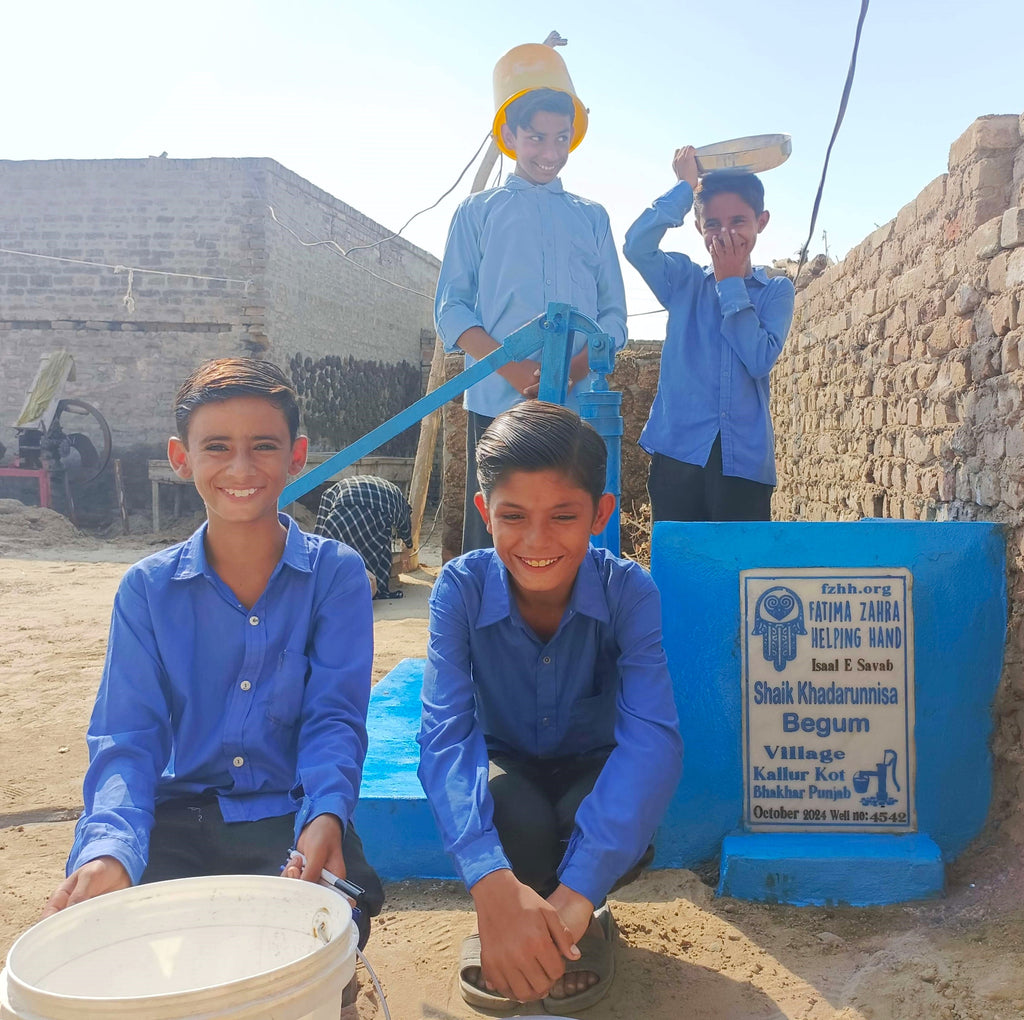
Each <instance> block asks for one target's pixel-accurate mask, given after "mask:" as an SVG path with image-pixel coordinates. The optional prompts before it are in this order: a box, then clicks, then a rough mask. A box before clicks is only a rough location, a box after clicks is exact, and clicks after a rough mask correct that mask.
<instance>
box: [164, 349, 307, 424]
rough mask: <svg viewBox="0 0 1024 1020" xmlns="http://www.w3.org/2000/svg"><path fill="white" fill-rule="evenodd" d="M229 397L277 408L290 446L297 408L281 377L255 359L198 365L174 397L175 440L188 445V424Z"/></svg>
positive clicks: (275, 369) (271, 366) (274, 367)
mask: <svg viewBox="0 0 1024 1020" xmlns="http://www.w3.org/2000/svg"><path fill="white" fill-rule="evenodd" d="M232 397H262V398H263V399H264V400H267V401H269V402H270V403H271V404H273V405H274V407H277V408H280V410H281V411H282V412H283V414H284V417H285V420H286V421H287V422H288V432H289V433H290V435H291V440H292V442H293V443H294V442H295V437H296V436H298V434H299V404H298V400H297V399H296V395H295V390H293V389H292V386H291V383H289V382H288V379H287V378H286V376H285V374H284V373H283V372H282V371H281V369H279V368H278V367H277V365H275V364H273V363H272V362H270V361H257V360H256V359H255V358H217V359H216V360H214V361H207V362H206V363H205V364H203V365H200V366H199V367H198V368H197V369H196V370H195V371H194V372H193V373H192V374H191V375H190V376H189V377H188V378H187V379H186V380H185V381H184V382H183V383H182V384H181V387H180V388H179V389H178V392H177V393H176V394H175V397H174V424H175V425H176V426H177V429H178V438H179V439H181V441H182V442H183V443H184V442H187V441H188V423H189V419H190V418H191V417H192V414H193V412H194V411H195V410H196V408H198V407H202V406H203V405H204V404H212V403H215V402H216V401H218V400H230V399H231V398H232Z"/></svg>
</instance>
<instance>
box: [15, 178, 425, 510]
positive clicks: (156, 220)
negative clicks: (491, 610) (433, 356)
mask: <svg viewBox="0 0 1024 1020" xmlns="http://www.w3.org/2000/svg"><path fill="white" fill-rule="evenodd" d="M390 233H391V231H389V230H386V229H385V228H384V227H382V226H381V225H380V224H378V223H375V222H373V221H372V220H370V219H368V218H367V217H366V216H363V215H362V214H361V213H359V212H357V211H356V210H355V209H353V208H351V207H350V206H348V205H345V203H343V202H340V201H338V200H337V199H336V198H334V197H332V196H331V195H329V194H327V193H326V192H324V191H321V190H320V189H319V188H316V187H314V186H313V185H312V184H310V183H309V182H308V181H306V180H303V179H302V178H301V177H299V176H298V175H297V174H294V173H292V172H291V171H290V170H287V169H286V168H285V167H283V166H281V165H280V164H279V163H276V162H275V161H274V160H272V159H266V158H253V159H195V160H190V159H166V158H149V159H139V160H124V159H112V160H29V161H18V162H14V161H0V248H3V249H8V250H10V251H18V252H25V253H32V254H34V255H47V256H51V257H53V258H54V259H66V260H79V261H53V260H49V259H42V258H34V257H27V256H26V255H21V254H10V253H5V252H0V441H3V442H4V443H6V444H7V445H8V446H11V445H12V443H13V438H14V434H13V432H11V431H10V426H11V424H12V423H13V421H14V420H15V418H16V416H17V414H18V411H19V410H20V408H21V405H22V402H23V401H24V398H25V394H26V392H27V390H28V388H29V386H30V385H31V382H32V379H33V377H34V375H35V372H36V370H37V368H38V366H39V359H40V355H42V354H44V353H48V352H50V351H54V350H59V349H62V348H63V349H66V350H69V351H70V352H71V353H72V354H73V355H74V357H75V361H76V364H77V379H76V381H75V382H73V383H71V384H70V385H69V388H68V390H67V393H66V395H68V396H74V397H80V398H82V399H84V400H87V401H89V402H90V403H92V404H94V405H96V406H97V407H98V408H99V409H100V410H101V411H102V413H103V415H104V416H105V417H106V419H107V421H108V422H109V424H110V427H111V431H112V433H113V442H114V447H115V450H116V451H117V455H118V456H119V457H121V459H122V461H123V462H124V463H125V466H126V470H127V471H128V473H129V477H130V478H131V479H132V481H133V486H132V487H133V491H134V490H135V489H136V488H137V485H138V482H139V481H141V480H142V479H141V477H140V471H141V470H143V468H142V465H143V462H144V461H145V459H146V458H148V457H157V456H162V455H163V448H164V443H165V441H166V436H167V434H168V431H169V425H170V422H169V404H170V400H171V397H172V396H173V393H174V390H175V388H176V386H177V384H178V383H179V382H180V381H181V379H182V378H184V376H185V375H186V374H187V373H188V372H189V371H190V370H191V369H192V368H194V367H195V366H196V365H197V364H198V363H200V362H201V361H203V360H206V359H207V358H210V357H221V356H227V355H240V354H254V355H258V356H262V357H267V358H270V359H271V360H273V361H275V362H277V363H278V364H280V365H281V366H282V367H284V368H285V369H286V370H288V368H289V365H290V364H291V363H294V362H295V360H296V358H299V359H301V360H302V361H303V362H304V363H305V364H306V365H309V364H310V363H312V364H313V366H314V367H315V366H316V365H317V364H318V363H323V361H324V359H325V358H328V357H329V358H332V359H337V358H338V357H341V358H347V357H353V358H356V359H359V360H360V361H378V362H383V363H384V364H385V365H399V364H401V363H402V362H407V363H408V364H409V365H410V366H415V369H416V370H417V371H418V370H419V368H420V366H421V357H422V355H421V348H425V349H426V350H427V352H428V353H427V357H428V358H429V350H430V343H428V341H432V329H433V314H432V313H433V308H432V296H433V292H434V284H435V282H436V279H437V271H438V267H439V263H438V261H437V259H435V258H434V257H433V256H432V255H430V254H429V253H428V252H426V251H423V250H422V249H420V248H417V247H416V246H415V245H412V244H410V243H409V242H408V241H405V240H404V239H401V238H399V239H394V240H388V241H387V242H386V243H384V244H380V245H377V246H375V247H370V248H367V249H364V250H362V251H359V252H355V253H353V254H352V256H350V257H349V258H345V257H343V256H342V255H341V254H340V253H339V252H338V251H337V250H336V249H334V248H333V247H331V246H328V245H323V244H320V245H315V246H306V245H308V244H309V243H310V242H313V241H320V240H331V241H334V242H336V244H337V245H338V246H340V248H341V249H343V250H347V249H349V248H352V247H355V246H358V245H372V244H373V243H374V242H377V241H381V240H382V239H383V238H386V237H388V236H389V235H390ZM303 242H305V244H304V243H303ZM86 262H92V263H103V264H105V266H107V267H110V266H119V267H125V269H124V270H123V271H120V272H115V270H114V269H112V268H105V267H104V266H91V265H84V264H82V263H86ZM128 268H134V269H135V270H136V271H135V272H134V273H132V274H131V278H130V288H129V273H128V272H127V269H128ZM141 269H150V270H162V271H164V272H165V273H166V274H182V275H159V274H151V273H142V272H139V270H141ZM196 277H212V278H214V279H197V278H196ZM129 289H130V294H129ZM406 374H408V372H406ZM397 409H398V408H395V410H397Z"/></svg>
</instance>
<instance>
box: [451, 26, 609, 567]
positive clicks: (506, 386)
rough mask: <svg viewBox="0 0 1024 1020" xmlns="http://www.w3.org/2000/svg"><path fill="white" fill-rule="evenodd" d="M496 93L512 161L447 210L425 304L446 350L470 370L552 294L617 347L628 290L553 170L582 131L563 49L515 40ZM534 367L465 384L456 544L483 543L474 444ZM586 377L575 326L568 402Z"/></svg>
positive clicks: (603, 219)
mask: <svg viewBox="0 0 1024 1020" xmlns="http://www.w3.org/2000/svg"><path fill="white" fill-rule="evenodd" d="M494 99H495V107H496V110H497V112H496V113H495V117H494V125H493V132H494V139H495V142H496V143H497V145H498V148H499V149H501V151H502V152H503V153H504V154H505V155H507V156H509V157H510V158H511V159H514V160H515V161H516V167H515V173H513V174H510V175H509V177H508V178H507V180H506V181H505V183H504V184H502V185H500V186H499V187H497V188H492V189H490V190H489V191H482V192H480V193H478V194H475V195H471V196H470V197H469V198H467V199H466V200H465V201H464V202H463V203H462V204H461V205H460V206H459V208H458V209H457V210H456V212H455V216H454V218H453V219H452V224H451V228H450V229H449V232H448V240H447V242H446V244H445V250H444V259H443V261H442V263H441V272H440V275H439V277H438V281H437V291H436V297H435V302H434V318H435V320H436V322H437V332H438V336H439V337H440V338H441V340H442V342H443V343H444V347H445V350H447V351H455V350H460V351H463V352H464V353H465V354H466V355H467V358H466V364H467V367H468V366H469V365H472V364H473V363H474V362H476V361H479V360H480V359H482V358H485V357H486V356H487V355H488V354H490V353H491V352H492V351H493V350H495V349H496V348H497V347H498V345H499V344H500V343H501V341H502V340H504V338H505V337H506V336H508V335H509V334H510V333H514V332H515V331H516V330H517V329H518V328H519V327H520V326H522V325H524V324H525V323H527V322H529V321H530V320H531V319H534V318H536V317H537V316H538V315H541V314H542V313H544V312H545V311H546V310H547V306H548V303H549V302H551V301H560V302H565V303H567V304H571V305H572V306H573V307H574V308H575V309H576V310H577V311H579V312H582V313H583V314H584V315H588V316H590V317H591V318H592V319H594V320H595V321H596V322H597V323H598V324H599V325H600V327H601V329H602V330H603V331H604V332H605V333H608V334H609V335H610V336H611V337H612V338H613V340H614V343H615V346H616V349H618V348H621V347H622V346H623V345H624V344H625V342H626V296H625V291H624V289H623V285H622V272H621V270H620V269H619V260H618V254H617V252H616V250H615V243H614V241H613V240H612V235H611V225H610V223H609V220H608V214H607V213H606V212H605V210H604V209H603V208H602V207H601V206H600V205H598V204H597V203H596V202H591V201H588V200H587V199H585V198H580V197H579V196H578V195H572V194H570V193H569V192H568V191H566V190H565V188H563V187H562V181H561V179H560V178H559V176H558V175H559V173H560V172H561V170H562V168H563V167H564V166H565V164H566V162H567V160H568V158H569V153H570V152H571V151H572V150H573V149H575V148H576V146H578V145H579V144H580V142H581V141H583V136H584V135H585V134H586V131H587V111H586V109H585V107H584V106H583V104H582V103H581V102H580V101H579V99H578V98H577V97H576V94H575V92H574V90H573V85H572V82H571V81H570V79H569V72H568V70H567V69H566V66H565V64H564V62H563V61H562V58H561V57H560V56H559V55H558V54H557V53H556V52H555V51H554V50H553V49H552V48H551V47H550V46H545V45H541V44H540V43H536V44H526V45H524V46H517V47H515V48H514V49H513V50H511V51H509V52H508V53H506V54H505V56H504V57H502V58H501V60H500V61H498V64H497V66H496V67H495V69H494ZM538 357H539V352H538ZM539 370H540V362H539V361H538V360H536V359H534V358H526V359H524V360H523V361H513V362H509V364H507V365H505V366H504V367H502V368H499V369H498V370H497V371H496V372H495V373H494V374H492V375H490V376H488V377H487V378H486V379H482V380H481V381H480V382H478V383H476V384H475V385H473V386H471V387H470V388H469V389H468V390H466V396H465V406H466V411H467V412H468V413H467V426H466V433H467V441H466V499H465V506H464V518H463V522H464V523H463V532H462V551H463V552H464V553H465V552H469V551H470V550H471V549H482V548H486V547H487V546H489V545H490V544H491V542H490V538H489V536H488V534H487V531H486V529H485V528H484V526H483V522H482V521H481V519H480V515H479V514H478V513H477V512H476V510H475V508H474V504H473V501H474V496H475V493H476V465H475V462H474V457H475V450H476V444H477V442H478V441H479V439H480V436H481V434H482V433H483V431H484V429H485V428H486V427H487V426H488V425H489V424H490V422H491V420H492V419H493V418H494V417H495V415H498V414H500V413H501V412H502V411H505V410H507V409H508V408H510V407H512V406H513V405H514V404H517V403H519V402H520V401H521V400H523V399H524V398H526V397H535V396H536V395H537V392H538V383H539V378H538V373H539ZM587 374H588V365H587V351H586V340H585V338H584V337H583V336H582V335H581V336H578V337H577V338H576V341H575V348H574V357H573V359H572V364H571V366H570V369H569V383H570V390H569V398H568V406H570V407H572V408H574V409H576V407H577V405H576V396H575V392H574V389H575V386H576V385H578V384H579V383H580V382H581V381H582V380H584V379H586V377H587Z"/></svg>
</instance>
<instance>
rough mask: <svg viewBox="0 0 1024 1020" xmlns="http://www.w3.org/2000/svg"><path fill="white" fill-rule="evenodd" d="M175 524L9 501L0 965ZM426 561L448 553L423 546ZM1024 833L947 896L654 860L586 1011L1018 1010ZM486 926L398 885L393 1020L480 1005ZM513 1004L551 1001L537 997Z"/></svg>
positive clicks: (954, 1015) (412, 605)
mask: <svg viewBox="0 0 1024 1020" xmlns="http://www.w3.org/2000/svg"><path fill="white" fill-rule="evenodd" d="M179 530H180V526H179ZM174 537H176V536H175V535H174V534H173V533H168V534H166V535H163V536H159V537H157V538H153V537H151V536H147V535H142V536H137V537H128V538H119V539H117V540H114V541H106V542H99V541H96V540H93V539H89V538H85V537H84V536H80V535H78V534H77V533H76V532H75V531H74V529H72V528H71V527H70V525H68V524H67V522H66V521H64V520H63V519H61V518H56V515H50V514H49V513H48V512H46V511H39V510H34V509H28V508H22V507H21V506H20V504H18V505H17V506H14V505H13V501H0V959H2V958H3V956H4V954H6V952H7V950H8V948H9V947H10V944H11V943H12V941H13V940H14V939H15V938H16V937H17V936H18V935H19V934H20V933H21V932H22V931H24V930H25V929H26V928H27V927H28V926H30V925H31V924H32V923H33V922H34V921H35V920H36V918H37V917H38V914H39V911H40V909H41V908H42V905H43V903H44V902H45V900H46V898H47V896H48V895H49V893H50V892H51V891H52V889H53V887H54V886H55V885H56V883H57V882H58V881H59V880H60V878H61V877H62V875H63V864H64V859H65V855H66V853H67V849H68V846H69V845H70V841H71V834H72V829H73V820H74V818H75V817H76V816H77V813H78V810H79V807H80V796H81V777H82V774H83V771H84V768H85V764H86V750H85V743H84V739H83V734H84V731H85V726H86V721H87V718H88V713H89V709H90V706H91V702H92V699H93V696H94V693H95V689H96V685H97V682H98V678H99V674H100V670H101V667H102V662H103V654H104V647H105V642H106V633H107V620H108V615H109V611H110V605H111V600H112V598H113V594H114V591H115V588H116V586H117V582H118V580H119V579H120V577H121V575H122V573H123V571H124V569H125V565H126V564H127V563H130V562H132V561H134V560H135V559H137V558H138V557H139V556H140V555H143V554H145V553H146V552H149V551H151V550H152V549H153V548H154V547H156V545H162V544H164V543H165V542H166V541H168V540H170V539H172V538H174ZM423 558H424V560H425V562H427V563H428V564H429V563H431V562H433V563H436V562H439V561H438V560H437V559H436V557H435V558H433V559H431V549H430V548H429V547H428V549H427V551H426V552H425V553H424V557H423ZM436 572H437V568H436V566H435V567H429V566H428V567H427V568H425V569H421V570H419V571H417V572H416V573H415V574H411V575H403V578H402V580H403V587H404V590H405V592H406V597H405V598H404V599H402V600H400V601H394V602H377V603H375V604H374V605H375V609H374V613H375V637H376V661H375V669H374V672H375V677H377V678H379V677H380V676H383V675H384V673H386V672H387V670H388V669H390V668H391V667H392V666H393V665H395V663H397V662H398V661H399V660H400V659H402V658H405V657H407V656H420V655H422V654H423V652H424V648H425V642H426V599H427V594H428V592H429V590H430V585H431V583H432V580H433V577H434V575H435V574H436ZM1018 845H1019V843H1018V842H1016V841H1011V839H1010V838H1009V835H1008V834H1007V833H1005V832H1004V833H1003V834H1001V835H1000V836H999V837H998V838H996V837H992V838H990V839H989V840H988V841H983V842H982V843H981V844H979V845H978V846H977V847H975V848H974V849H973V850H972V851H971V852H970V853H969V854H967V855H965V857H964V858H963V859H962V860H961V861H960V862H959V863H958V864H957V865H956V866H955V867H954V868H953V869H951V873H950V876H949V889H948V894H947V896H946V898H945V899H944V900H941V901H937V902H929V903H917V904H908V905H904V906H899V907H887V908H874V909H860V910H857V909H827V910H826V909H794V908H787V907H777V906H766V905H759V904H750V903H745V902H741V901H738V900H729V899H715V898H714V895H713V891H712V889H711V888H710V887H709V886H708V885H706V884H705V883H704V882H703V881H702V880H701V877H698V876H697V875H695V874H694V873H692V872H689V871H658V872H651V873H649V874H648V875H646V876H644V877H643V878H642V879H640V880H639V881H638V882H636V883H634V884H633V885H632V886H630V887H628V888H626V889H623V890H621V891H620V893H619V898H618V899H615V900H613V901H612V906H613V910H614V913H615V916H616V918H617V919H618V922H619V927H620V930H621V934H622V938H621V940H620V943H619V951H618V956H617V968H618V974H617V978H616V981H615V985H614V987H613V989H612V991H611V992H610V994H609V996H608V998H607V999H606V1000H605V1001H604V1002H602V1003H601V1004H599V1005H598V1006H595V1007H593V1008H592V1009H590V1010H587V1011H586V1012H585V1013H583V1014H582V1015H583V1016H586V1017H587V1020H610V1018H651V1020H676V1018H693V1020H704V1018H707V1020H711V1018H714V1020H742V1018H783V1017H785V1018H793V1020H796V1018H800V1020H826V1018H841V1020H870V1018H877V1020H926V1018H927V1020H975V1018H977V1020H982V1018H985V1020H1010V1018H1013V1017H1021V1016H1024V939H1022V935H1021V933H1022V931H1024V927H1022V921H1024V896H1022V892H1024V866H1022V864H1021V862H1020V861H1019V860H1018V854H1017V851H1016V846H1018ZM702 877H703V878H712V877H713V876H702ZM473 927H474V926H473V915H472V911H471V904H470V900H469V897H468V895H467V894H466V893H465V891H464V890H462V888H461V887H459V886H456V885H455V884H453V883H442V882H408V883H401V884H397V885H392V886H390V887H389V888H388V902H387V905H386V907H385V910H384V912H383V914H382V915H381V917H380V918H379V919H378V921H377V922H376V927H375V929H374V933H373V937H372V939H371V942H370V945H369V947H368V956H369V958H370V961H371V963H372V964H373V966H374V967H375V969H376V970H377V972H378V974H379V975H380V977H381V980H382V981H383V984H384V988H385V992H386V994H387V997H388V1003H389V1005H390V1009H391V1014H392V1016H393V1017H394V1018H395V1020H403V1018H404V1020H411V1018H420V1017H429V1018H445V1020H448V1018H467V1017H473V1016H479V1015H480V1014H477V1013H475V1012H474V1011H473V1010H472V1009H470V1008H469V1007H468V1006H466V1005H465V1004H464V1003H463V1002H462V1000H461V998H460V997H459V994H458V990H457V987H456V985H455V961H456V959H457V954H458V946H459V942H460V941H461V939H462V938H463V936H465V935H467V934H470V933H471V932H472V931H473ZM362 987H363V991H362V992H361V994H360V998H359V1001H358V1003H357V1005H356V1007H355V1008H354V1009H350V1010H346V1011H345V1012H346V1014H348V1015H350V1016H351V1018H353V1020H354V1018H355V1017H356V1016H358V1017H359V1018H361V1020H369V1018H374V1020H377V1018H382V1017H383V1010H382V1009H380V1006H379V1003H378V1002H377V999H376V996H375V995H374V994H373V993H372V990H371V987H370V982H369V981H368V980H367V979H366V978H365V976H364V978H363V982H362ZM520 1012H521V1014H523V1015H526V1014H534V1013H540V1012H542V1010H541V1009H540V1008H539V1004H536V1003H534V1004H527V1005H525V1006H524V1007H523V1008H522V1010H521V1011H520ZM566 1012H567V1013H569V1014H571V1013H572V1011H571V1010H569V1009H567V1011H566Z"/></svg>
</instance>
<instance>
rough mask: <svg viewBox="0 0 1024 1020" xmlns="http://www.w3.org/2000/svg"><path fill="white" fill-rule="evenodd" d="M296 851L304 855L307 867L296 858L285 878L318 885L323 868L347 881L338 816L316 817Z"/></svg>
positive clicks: (301, 835) (307, 828) (283, 873)
mask: <svg viewBox="0 0 1024 1020" xmlns="http://www.w3.org/2000/svg"><path fill="white" fill-rule="evenodd" d="M295 849H296V850H298V851H299V852H300V853H302V854H303V855H305V858H306V863H305V866H303V864H302V861H301V860H300V859H299V858H298V857H293V858H292V859H291V860H290V861H289V862H288V863H287V864H286V865H285V869H284V871H282V872H281V874H282V875H283V876H284V877H285V878H301V879H302V881H303V882H319V881H320V872H321V871H323V869H324V868H326V869H327V870H328V871H333V872H334V874H335V875H337V876H338V878H346V877H348V876H347V875H346V874H345V858H344V856H343V854H342V852H341V820H340V819H339V818H338V816H337V815H317V816H316V818H314V819H313V820H312V821H311V822H309V823H308V824H307V825H306V826H305V827H304V828H303V830H302V832H301V833H299V841H298V842H297V843H296V844H295Z"/></svg>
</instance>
